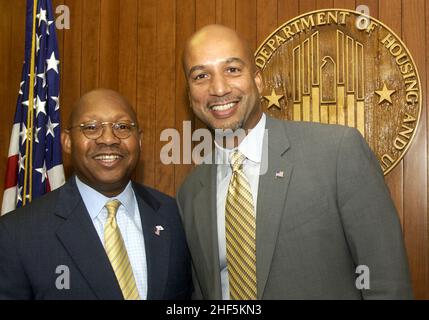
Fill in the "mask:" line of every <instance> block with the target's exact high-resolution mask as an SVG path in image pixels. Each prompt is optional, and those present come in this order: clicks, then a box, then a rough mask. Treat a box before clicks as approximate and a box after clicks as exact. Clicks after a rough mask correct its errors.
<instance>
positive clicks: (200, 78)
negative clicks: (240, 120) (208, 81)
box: [194, 73, 208, 81]
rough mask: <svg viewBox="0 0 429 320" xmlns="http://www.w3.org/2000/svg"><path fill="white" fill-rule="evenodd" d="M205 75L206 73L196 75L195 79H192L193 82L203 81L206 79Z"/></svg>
mask: <svg viewBox="0 0 429 320" xmlns="http://www.w3.org/2000/svg"><path fill="white" fill-rule="evenodd" d="M207 76H208V75H207V74H206V73H200V74H198V75H196V76H195V77H194V80H195V81H197V80H202V79H204V78H207Z"/></svg>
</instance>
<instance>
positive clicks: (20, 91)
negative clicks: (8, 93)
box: [19, 81, 25, 95]
mask: <svg viewBox="0 0 429 320" xmlns="http://www.w3.org/2000/svg"><path fill="white" fill-rule="evenodd" d="M24 83H25V81H21V83H20V84H19V94H20V95H22V94H23V92H22V85H23V84H24Z"/></svg>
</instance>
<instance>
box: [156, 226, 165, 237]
mask: <svg viewBox="0 0 429 320" xmlns="http://www.w3.org/2000/svg"><path fill="white" fill-rule="evenodd" d="M163 230H164V227H163V226H155V234H156V235H157V236H160V235H161V231H163Z"/></svg>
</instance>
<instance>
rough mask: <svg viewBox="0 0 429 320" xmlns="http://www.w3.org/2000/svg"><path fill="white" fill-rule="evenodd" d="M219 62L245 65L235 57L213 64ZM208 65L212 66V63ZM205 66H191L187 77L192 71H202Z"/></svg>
mask: <svg viewBox="0 0 429 320" xmlns="http://www.w3.org/2000/svg"><path fill="white" fill-rule="evenodd" d="M219 62H222V63H232V62H238V63H241V64H245V63H244V61H243V60H241V59H240V58H236V57H231V58H227V59H223V60H219V61H216V62H215V63H219ZM208 64H213V63H208ZM206 66H207V65H196V66H193V67H192V68H191V69H189V72H188V76H190V75H191V74H192V73H193V72H194V71H197V70H204V69H205V68H206Z"/></svg>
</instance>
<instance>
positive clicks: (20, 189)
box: [16, 186, 22, 203]
mask: <svg viewBox="0 0 429 320" xmlns="http://www.w3.org/2000/svg"><path fill="white" fill-rule="evenodd" d="M17 189H18V190H17V193H16V203H18V202H20V201H21V202H22V195H21V194H22V186H21V187H18V188H17Z"/></svg>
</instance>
